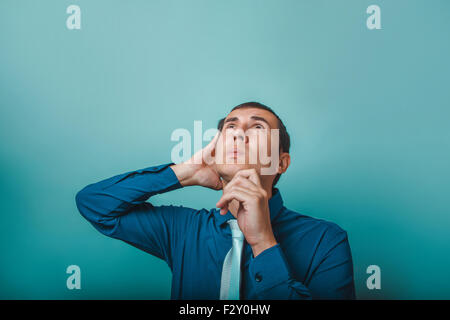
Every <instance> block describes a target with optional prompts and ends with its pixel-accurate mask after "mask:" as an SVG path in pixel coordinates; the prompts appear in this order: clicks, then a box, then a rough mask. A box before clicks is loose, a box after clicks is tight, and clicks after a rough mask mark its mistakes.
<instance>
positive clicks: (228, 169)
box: [217, 164, 255, 181]
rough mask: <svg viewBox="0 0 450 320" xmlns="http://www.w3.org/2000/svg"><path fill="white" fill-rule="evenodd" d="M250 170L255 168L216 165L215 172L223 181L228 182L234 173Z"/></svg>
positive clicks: (250, 166) (239, 165)
mask: <svg viewBox="0 0 450 320" xmlns="http://www.w3.org/2000/svg"><path fill="white" fill-rule="evenodd" d="M251 168H255V166H254V165H249V164H220V165H217V172H218V174H219V175H220V176H221V177H222V178H223V179H224V180H227V181H230V180H231V179H233V177H234V175H235V174H236V172H238V171H240V170H245V169H251Z"/></svg>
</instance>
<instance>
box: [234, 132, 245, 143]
mask: <svg viewBox="0 0 450 320" xmlns="http://www.w3.org/2000/svg"><path fill="white" fill-rule="evenodd" d="M236 140H240V141H244V143H247V142H248V137H247V135H246V134H245V133H244V131H243V130H234V131H233V141H234V142H236Z"/></svg>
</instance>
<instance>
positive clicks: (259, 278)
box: [255, 273, 262, 282]
mask: <svg viewBox="0 0 450 320" xmlns="http://www.w3.org/2000/svg"><path fill="white" fill-rule="evenodd" d="M261 280H262V275H261V274H259V273H257V274H256V275H255V281H256V282H261Z"/></svg>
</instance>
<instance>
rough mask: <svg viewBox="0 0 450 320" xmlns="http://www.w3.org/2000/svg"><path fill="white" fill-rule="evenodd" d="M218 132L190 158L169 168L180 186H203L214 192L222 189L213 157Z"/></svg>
mask: <svg viewBox="0 0 450 320" xmlns="http://www.w3.org/2000/svg"><path fill="white" fill-rule="evenodd" d="M219 136H220V131H219V132H217V134H216V135H215V136H214V138H213V139H212V140H211V142H210V143H209V144H208V145H207V146H206V147H205V148H203V149H202V150H199V151H198V152H197V153H195V154H194V155H193V156H192V158H190V159H189V160H187V161H185V162H182V163H180V164H176V165H172V166H170V167H171V168H172V170H173V171H174V173H175V175H176V176H177V178H178V180H179V181H180V184H181V185H182V186H193V185H198V186H203V187H206V188H211V189H214V190H220V189H222V180H221V179H220V176H219V174H218V173H217V171H216V168H215V163H214V155H213V153H214V152H215V148H216V144H217V140H218V138H219Z"/></svg>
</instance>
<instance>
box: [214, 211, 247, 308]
mask: <svg viewBox="0 0 450 320" xmlns="http://www.w3.org/2000/svg"><path fill="white" fill-rule="evenodd" d="M227 223H228V224H229V225H230V228H231V236H232V242H233V246H232V247H231V249H230V251H228V253H227V255H226V257H225V260H224V262H223V268H222V280H221V283H220V300H239V288H240V284H241V256H242V246H243V244H244V234H243V233H242V231H241V229H239V225H238V223H237V220H236V219H231V220H228V221H227Z"/></svg>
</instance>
